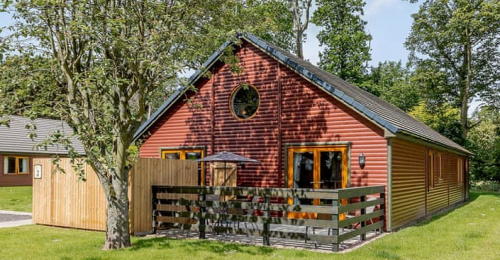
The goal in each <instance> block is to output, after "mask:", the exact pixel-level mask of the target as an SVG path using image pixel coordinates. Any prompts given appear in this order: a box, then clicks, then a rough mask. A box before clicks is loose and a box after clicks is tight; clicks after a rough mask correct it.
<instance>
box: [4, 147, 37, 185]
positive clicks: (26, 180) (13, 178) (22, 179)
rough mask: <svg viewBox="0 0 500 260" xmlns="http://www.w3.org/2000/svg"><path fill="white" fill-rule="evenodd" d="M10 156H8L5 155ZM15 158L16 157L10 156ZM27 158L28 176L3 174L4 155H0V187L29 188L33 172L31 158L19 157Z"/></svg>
mask: <svg viewBox="0 0 500 260" xmlns="http://www.w3.org/2000/svg"><path fill="white" fill-rule="evenodd" d="M7 156H10V155H7ZM12 156H17V155H12ZM19 156H22V157H28V158H29V163H28V165H29V166H28V167H29V173H28V174H4V169H3V167H4V155H1V154H0V187H7V186H31V185H32V177H33V175H32V172H33V157H32V156H29V155H19Z"/></svg>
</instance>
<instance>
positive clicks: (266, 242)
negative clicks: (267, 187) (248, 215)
mask: <svg viewBox="0 0 500 260" xmlns="http://www.w3.org/2000/svg"><path fill="white" fill-rule="evenodd" d="M269 202H270V198H269V193H267V192H266V194H265V195H264V214H263V217H264V218H265V219H266V220H265V221H264V231H263V233H262V236H263V237H262V241H263V244H264V245H265V246H269V245H271V242H270V241H269V234H270V225H271V224H269V221H268V218H269V216H270V214H269Z"/></svg>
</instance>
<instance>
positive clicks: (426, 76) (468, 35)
mask: <svg viewBox="0 0 500 260" xmlns="http://www.w3.org/2000/svg"><path fill="white" fill-rule="evenodd" d="M413 19H414V22H413V25H412V29H411V33H410V36H409V37H408V39H407V41H406V43H405V45H406V47H407V48H408V49H409V50H410V52H411V55H410V60H411V62H412V63H413V65H414V66H415V68H416V69H415V71H416V75H417V79H418V81H416V82H417V83H418V84H419V86H420V87H421V88H422V90H423V92H427V93H428V94H430V95H429V96H428V98H432V96H433V97H436V98H438V99H441V100H444V101H446V102H448V103H449V104H451V105H452V106H453V107H457V108H459V111H460V126H461V134H462V139H463V140H465V139H466V138H467V133H468V131H469V130H470V129H471V127H472V126H473V125H471V124H470V122H469V121H468V112H469V106H470V103H471V101H472V100H473V99H474V98H478V97H481V96H490V95H491V96H497V94H498V85H496V84H495V83H498V81H499V80H500V74H499V73H498V71H500V62H498V61H499V60H500V1H498V0H426V1H423V3H422V5H421V7H420V10H419V12H418V13H416V14H414V15H413ZM495 86H497V87H495Z"/></svg>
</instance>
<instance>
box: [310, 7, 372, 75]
mask: <svg viewBox="0 0 500 260" xmlns="http://www.w3.org/2000/svg"><path fill="white" fill-rule="evenodd" d="M317 5H318V8H317V9H316V11H314V14H313V17H312V22H313V23H315V24H316V25H318V26H322V27H323V28H322V29H321V31H320V32H319V33H318V36H317V37H318V40H319V42H320V45H321V46H325V49H324V51H323V52H321V53H320V55H319V57H320V61H319V66H320V67H321V68H322V69H324V70H326V71H328V72H331V73H333V74H335V75H337V76H339V77H340V78H342V79H344V80H347V81H349V82H351V83H358V82H360V80H361V78H362V75H363V70H364V69H365V67H366V64H365V63H366V62H367V61H369V60H370V46H369V43H370V41H371V39H372V37H371V36H370V35H369V34H368V33H366V32H365V25H366V22H365V21H363V20H362V19H361V15H363V7H364V5H365V3H364V1H363V0H318V1H317Z"/></svg>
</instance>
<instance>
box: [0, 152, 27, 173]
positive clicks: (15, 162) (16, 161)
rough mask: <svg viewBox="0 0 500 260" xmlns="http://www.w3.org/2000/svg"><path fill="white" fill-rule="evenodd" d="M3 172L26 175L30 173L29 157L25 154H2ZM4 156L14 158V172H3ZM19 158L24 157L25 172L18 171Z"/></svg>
mask: <svg viewBox="0 0 500 260" xmlns="http://www.w3.org/2000/svg"><path fill="white" fill-rule="evenodd" d="M3 158H4V170H3V171H4V174H10V175H14V174H16V175H26V174H29V173H30V158H29V157H26V156H4V157H3ZM6 158H14V164H15V166H14V169H15V170H14V172H5V159H6ZM19 159H26V161H27V164H26V172H19Z"/></svg>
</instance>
